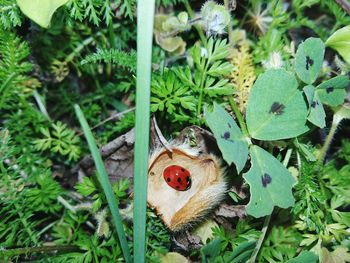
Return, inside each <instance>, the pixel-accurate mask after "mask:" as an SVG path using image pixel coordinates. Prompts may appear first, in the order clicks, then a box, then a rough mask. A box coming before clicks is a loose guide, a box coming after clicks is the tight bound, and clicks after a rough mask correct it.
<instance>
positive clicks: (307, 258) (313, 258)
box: [286, 251, 318, 263]
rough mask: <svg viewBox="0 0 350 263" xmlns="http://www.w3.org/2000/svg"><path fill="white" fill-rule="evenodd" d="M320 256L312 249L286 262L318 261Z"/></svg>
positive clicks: (314, 262) (306, 262)
mask: <svg viewBox="0 0 350 263" xmlns="http://www.w3.org/2000/svg"><path fill="white" fill-rule="evenodd" d="M317 262H318V256H316V255H315V254H314V253H312V252H310V251H303V252H301V253H300V254H299V256H297V257H296V258H293V259H290V260H288V261H287V262H286V263H317Z"/></svg>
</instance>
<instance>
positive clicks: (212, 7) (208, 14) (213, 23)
mask: <svg viewBox="0 0 350 263" xmlns="http://www.w3.org/2000/svg"><path fill="white" fill-rule="evenodd" d="M201 17H202V22H203V26H204V29H205V30H206V32H207V35H208V36H210V35H221V34H224V33H225V28H226V27H227V26H228V24H229V23H230V14H229V12H228V11H227V10H226V8H225V7H224V6H222V5H219V4H217V3H215V2H214V1H208V2H206V3H205V4H204V5H203V7H202V9H201Z"/></svg>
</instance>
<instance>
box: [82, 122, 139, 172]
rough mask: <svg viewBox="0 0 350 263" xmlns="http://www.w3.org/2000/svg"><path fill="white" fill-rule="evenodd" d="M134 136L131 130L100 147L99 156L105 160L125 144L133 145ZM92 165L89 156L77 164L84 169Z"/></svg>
mask: <svg viewBox="0 0 350 263" xmlns="http://www.w3.org/2000/svg"><path fill="white" fill-rule="evenodd" d="M134 136H135V134H134V129H131V130H130V131H128V132H127V133H125V134H123V135H122V136H119V137H118V138H116V139H114V140H113V141H111V142H109V143H107V144H106V145H104V146H102V148H101V149H100V154H101V156H102V158H106V157H108V156H110V155H111V154H112V153H114V152H115V151H116V150H118V149H119V148H120V147H122V146H123V145H124V144H125V143H129V144H131V143H133V140H134ZM93 164H94V161H93V159H92V156H91V155H87V156H85V157H84V158H83V160H81V161H80V163H79V165H80V166H81V167H83V168H85V169H88V168H90V167H91V166H92V165H93Z"/></svg>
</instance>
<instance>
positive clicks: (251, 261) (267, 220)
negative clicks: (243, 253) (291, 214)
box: [248, 212, 272, 263]
mask: <svg viewBox="0 0 350 263" xmlns="http://www.w3.org/2000/svg"><path fill="white" fill-rule="evenodd" d="M271 215H272V212H271V214H269V215H268V216H266V217H265V221H264V226H263V228H262V230H261V235H260V237H259V240H258V243H257V244H256V246H255V248H254V250H253V254H252V256H251V257H250V259H249V261H248V263H255V262H256V257H257V256H258V253H259V251H260V248H261V245H262V243H263V242H264V239H265V235H266V232H267V229H268V227H269V224H270V220H271Z"/></svg>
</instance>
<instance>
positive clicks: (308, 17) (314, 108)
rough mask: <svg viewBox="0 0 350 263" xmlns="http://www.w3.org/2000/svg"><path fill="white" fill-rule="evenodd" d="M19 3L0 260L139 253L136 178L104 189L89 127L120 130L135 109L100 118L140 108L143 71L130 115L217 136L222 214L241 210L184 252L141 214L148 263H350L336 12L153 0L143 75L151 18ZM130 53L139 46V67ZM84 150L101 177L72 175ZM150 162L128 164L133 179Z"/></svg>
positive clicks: (95, 258)
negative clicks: (175, 262) (48, 14)
mask: <svg viewBox="0 0 350 263" xmlns="http://www.w3.org/2000/svg"><path fill="white" fill-rule="evenodd" d="M142 1H143V0H142ZM25 2H26V0H19V1H16V0H0V23H1V27H0V262H2V261H3V260H4V261H5V262H7V261H14V262H16V261H18V262H116V261H117V262H123V261H125V259H128V250H130V252H131V254H133V250H134V247H133V238H134V239H135V240H138V239H136V238H140V240H143V239H144V237H143V235H142V229H143V228H144V225H143V221H142V217H143V216H144V212H145V206H144V203H145V198H144V196H142V195H140V196H138V197H137V199H138V200H137V205H136V206H137V207H138V211H140V212H139V214H138V215H137V216H138V222H137V229H136V230H135V231H133V224H132V221H133V218H132V207H131V206H130V204H131V203H132V202H131V199H130V197H129V189H130V187H131V186H132V185H133V181H131V180H130V181H129V180H119V181H118V182H116V183H113V184H112V188H110V187H109V184H108V180H106V178H105V177H103V176H104V175H105V172H104V170H103V167H102V164H101V162H100V163H99V164H98V162H99V158H100V157H99V156H98V154H97V151H96V149H94V143H93V139H92V136H91V135H90V134H89V132H88V130H89V129H88V126H87V125H86V123H85V122H84V117H83V116H85V118H86V120H87V122H88V124H89V126H90V127H94V128H93V129H92V132H93V136H94V138H95V140H96V143H97V145H98V146H102V145H105V144H106V143H107V142H109V141H111V140H113V139H115V138H117V137H118V136H120V135H122V134H124V133H126V132H127V131H129V130H130V129H131V128H132V127H134V124H135V114H134V111H133V110H130V111H128V112H127V113H125V114H124V115H122V117H121V118H119V119H118V120H109V121H106V120H107V119H108V118H110V117H111V116H113V115H114V114H116V113H117V112H124V111H126V110H128V109H132V108H133V107H134V106H135V95H136V94H135V93H136V83H138V89H139V88H140V87H142V85H145V89H146V90H147V82H148V79H147V67H150V66H152V80H151V97H150V104H147V105H142V103H143V102H144V100H143V97H141V99H140V102H138V104H137V105H136V107H138V109H139V111H141V113H142V110H143V109H147V107H150V111H151V112H152V113H154V114H155V116H156V118H157V121H158V124H159V126H160V129H161V130H162V132H163V133H164V134H165V136H166V137H167V138H170V137H174V136H176V134H178V133H179V132H180V130H181V129H183V128H185V127H187V126H189V125H193V124H195V125H200V126H202V127H203V128H205V129H208V130H211V132H212V133H213V134H214V136H215V138H216V140H217V143H218V146H219V148H220V150H221V153H222V157H223V159H224V161H225V162H226V164H227V165H228V166H229V168H228V169H227V178H228V181H229V183H230V187H231V186H232V188H230V191H229V193H228V195H227V199H226V200H225V203H226V204H228V205H229V207H233V208H235V207H237V209H238V207H241V206H240V205H246V206H245V208H246V209H244V211H243V210H242V208H241V212H242V213H247V215H246V216H244V217H243V218H238V217H233V218H230V219H229V220H228V221H226V224H223V223H222V222H223V221H217V222H214V221H209V224H207V225H206V229H205V231H204V232H205V233H206V234H203V229H202V232H201V233H202V234H199V236H201V237H202V241H201V244H200V245H201V246H202V247H201V248H196V249H194V248H192V247H191V246H189V247H188V248H187V249H186V248H185V249H184V248H182V249H179V246H178V247H176V246H175V245H174V243H173V242H172V236H173V234H172V233H170V232H169V231H168V230H167V229H166V227H165V226H164V225H163V223H162V221H161V220H160V218H158V217H157V216H156V215H155V214H154V213H153V212H152V211H151V210H147V212H146V215H147V221H146V222H147V223H146V235H145V243H142V244H145V258H146V261H147V262H160V261H162V260H163V261H164V262H171V260H170V258H171V257H175V258H176V257H180V255H179V254H169V253H168V252H170V251H179V252H181V253H182V254H184V255H185V256H186V257H187V258H188V259H191V260H193V261H202V262H251V263H253V262H318V261H319V262H327V263H330V262H336V263H338V262H339V263H342V262H350V253H349V252H348V250H349V249H350V239H349V229H350V211H349V203H350V138H349V134H350V125H349V122H348V120H346V119H349V118H350V107H349V104H348V103H347V102H346V96H347V97H348V98H349V95H347V94H348V93H347V89H349V70H350V64H349V63H350V51H349V50H350V47H349V43H350V32H349V31H350V28H349V26H348V25H349V24H350V16H349V15H347V13H346V10H343V9H342V8H343V7H344V6H342V5H338V4H337V3H336V1H330V0H329V1H317V0H309V1H263V0H255V1H243V2H242V1H238V3H236V1H229V0H227V1H225V2H224V3H222V4H224V5H218V4H217V3H215V2H212V1H209V2H204V1H187V0H158V1H156V14H155V17H154V32H153V33H154V34H153V36H154V37H153V39H154V41H153V42H154V43H153V49H152V52H153V53H152V64H150V63H149V62H148V55H149V54H146V53H147V52H146V51H147V48H149V47H150V46H148V44H149V45H150V43H149V40H150V38H151V35H152V34H151V32H150V31H147V30H146V29H147V28H146V27H147V25H146V24H147V23H140V25H139V27H137V24H136V21H137V19H139V18H140V16H139V17H137V15H136V14H141V15H142V14H143V15H144V16H143V18H145V19H146V20H147V21H150V19H152V13H153V12H151V11H150V10H152V8H151V7H150V8H149V7H147V6H142V8H140V9H139V10H138V11H139V12H138V13H136V5H137V3H136V1H135V0H117V1H110V0H69V1H64V0H62V1H60V0H53V2H55V3H56V4H57V5H58V6H60V7H59V8H58V9H57V10H53V11H55V12H54V14H53V17H52V19H48V20H47V19H45V18H42V17H39V15H38V13H36V12H35V11H34V12H33V11H31V12H29V13H28V12H27V11H26V9H25ZM151 2H152V1H150V3H151ZM338 2H342V1H338ZM19 6H20V7H21V9H20V7H19ZM37 8H38V11H37V12H39V13H40V14H42V13H43V12H44V11H45V10H46V9H45V10H44V11H43V10H41V9H40V8H44V6H43V5H38V7H37ZM45 8H46V7H45ZM148 8H149V9H148ZM46 11H47V10H46ZM347 11H348V12H349V10H347ZM23 12H24V13H25V14H26V15H27V16H29V17H30V18H31V19H29V18H27V17H26V16H25V15H24V14H23ZM147 16H149V17H148V18H147ZM32 20H34V21H36V22H37V23H38V24H40V25H41V26H42V27H41V26H39V25H38V24H37V23H35V22H33V21H32ZM50 20H51V21H50ZM149 24H151V23H149ZM43 27H47V28H43ZM143 29H145V30H143ZM137 30H139V32H143V34H145V37H142V35H139V39H137V34H136V32H137ZM139 34H140V33H139ZM147 36H148V38H147ZM137 41H138V44H139V45H142V47H140V46H138V45H137ZM137 48H139V50H141V49H140V48H144V50H145V53H138V58H139V61H138V63H137V61H136V60H137V59H136V49H137ZM143 59H144V60H143ZM145 68H146V70H145ZM136 72H138V73H139V72H140V73H139V75H138V76H137V78H136ZM136 80H137V81H136ZM138 92H139V91H138ZM138 94H141V93H138ZM146 95H147V94H146ZM142 96H144V95H142ZM75 104H78V105H79V106H80V108H81V111H80V110H79V108H76V109H77V113H78V117H79V120H78V117H77V116H76V114H75V111H74V105H75ZM140 105H141V106H140ZM140 109H141V110H140ZM145 116H146V115H145ZM79 121H80V122H79ZM143 121H144V123H145V122H148V119H147V118H145V119H144V120H143ZM80 123H83V125H82V126H80ZM140 125H142V124H140ZM140 127H141V126H140ZM137 128H138V127H137ZM83 129H84V131H83ZM140 130H142V128H140ZM84 134H85V136H86V137H87V138H88V141H89V146H90V149H89V148H88V144H87V143H86V141H85V139H84ZM141 134H142V133H141ZM142 139H143V138H142V136H139V137H137V138H136V140H137V141H138V142H139V143H140V142H141V144H142ZM136 143H137V142H136ZM146 145H147V144H146ZM141 148H142V147H141ZM145 149H146V148H142V151H145ZM90 150H91V152H92V153H93V155H94V158H95V160H97V170H98V174H95V175H94V176H91V177H84V178H78V176H77V172H76V169H75V167H76V165H77V163H78V161H79V160H81V159H82V158H83V157H84V156H85V155H87V154H89V153H90ZM147 158H148V157H147V156H146V155H143V156H141V157H140V156H136V160H138V161H140V163H141V164H140V166H139V168H137V169H140V171H141V172H142V169H143V168H142V162H145V160H147ZM143 172H145V173H146V171H145V170H144V171H143ZM96 173H97V172H96ZM139 182H140V183H139V184H138V185H137V186H136V188H137V189H141V190H143V192H142V193H145V192H144V191H145V188H143V185H144V184H143V183H142V181H139ZM113 194H114V195H115V200H116V201H117V202H115V200H114V201H111V199H113ZM116 205H119V208H120V209H119V214H118V213H117V212H116V211H117V210H116V209H114V210H113V215H112V214H111V213H110V207H116ZM237 214H239V213H238V212H237ZM120 219H121V220H122V221H123V227H122V225H121V224H120V223H119V220H120ZM227 222H228V224H227ZM116 226H117V227H116ZM212 227H213V228H212ZM123 229H124V231H122V230H123ZM117 230H118V231H117ZM190 231H191V229H190ZM123 232H124V233H123ZM133 232H135V236H133ZM199 232H200V231H196V233H197V234H198V233H199ZM208 233H209V234H208ZM123 235H125V236H126V240H124V239H123V238H122V236H123ZM203 236H205V237H203ZM208 236H209V240H206V237H208ZM142 244H141V245H140V243H138V244H137V247H135V249H136V250H137V251H143V249H144V247H143V245H142ZM127 245H128V246H127ZM128 247H129V249H128ZM138 256H139V258H141V259H142V258H143V256H142V254H140V253H139V255H138ZM179 260H185V259H184V258H182V259H179Z"/></svg>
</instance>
